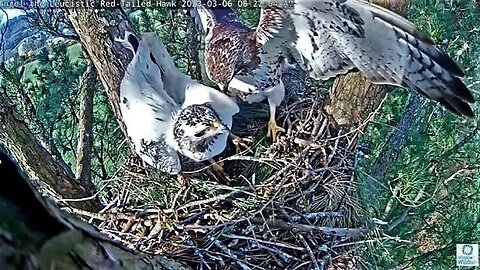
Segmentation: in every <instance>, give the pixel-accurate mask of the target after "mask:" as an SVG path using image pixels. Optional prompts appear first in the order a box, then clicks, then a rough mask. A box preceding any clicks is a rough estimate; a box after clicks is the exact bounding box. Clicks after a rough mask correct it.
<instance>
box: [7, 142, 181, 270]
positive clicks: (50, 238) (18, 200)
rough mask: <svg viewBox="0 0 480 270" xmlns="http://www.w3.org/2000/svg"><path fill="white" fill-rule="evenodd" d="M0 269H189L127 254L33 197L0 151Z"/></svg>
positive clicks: (102, 237)
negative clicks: (0, 176)
mask: <svg viewBox="0 0 480 270" xmlns="http://www.w3.org/2000/svg"><path fill="white" fill-rule="evenodd" d="M0 175H2V178H1V180H2V183H1V185H0V247H1V248H0V269H5V270H10V269H12V270H13V269H178V270H186V269H190V268H188V267H186V266H185V265H183V264H181V263H178V262H175V261H174V260H172V259H169V258H166V257H163V256H150V255H146V254H142V253H137V252H134V251H132V250H128V249H126V248H124V247H121V246H119V245H118V244H115V243H113V242H111V240H108V239H106V238H105V237H104V236H102V235H101V234H100V233H99V232H98V231H97V230H96V229H95V228H94V227H92V226H91V225H90V224H87V223H84V222H82V221H80V220H78V219H76V218H74V217H71V216H68V215H67V214H66V213H63V212H61V211H60V210H58V209H57V208H56V207H54V206H52V205H50V204H49V203H48V202H46V201H44V200H43V199H42V198H41V197H40V196H39V194H38V193H36V192H35V191H34V189H33V188H32V186H31V185H30V184H29V181H28V180H27V179H26V178H25V176H24V175H23V174H22V173H21V172H20V170H19V169H18V167H17V166H16V164H15V163H14V162H13V161H12V160H11V159H10V158H9V156H8V155H7V154H6V151H5V150H4V149H3V148H2V146H1V145H0Z"/></svg>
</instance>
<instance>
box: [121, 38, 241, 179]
mask: <svg viewBox="0 0 480 270" xmlns="http://www.w3.org/2000/svg"><path fill="white" fill-rule="evenodd" d="M117 41H119V42H121V43H122V44H123V45H124V46H126V47H127V48H129V49H130V50H131V51H132V52H133V53H134V57H133V59H132V61H131V62H130V63H129V65H128V67H127V70H126V72H125V76H124V78H123V80H122V82H121V85H120V109H121V113H122V118H123V121H124V123H125V126H126V129H127V130H126V131H127V134H128V136H129V137H130V139H131V140H132V142H133V144H134V146H135V151H136V152H137V154H138V155H139V156H140V157H141V158H142V160H144V161H145V162H146V163H148V164H149V165H151V166H153V167H155V168H157V169H159V170H161V171H163V172H167V173H170V174H176V173H178V172H179V171H180V170H181V164H180V159H179V156H178V153H180V154H182V155H184V156H186V157H188V158H190V159H192V160H194V161H198V162H200V161H204V160H209V159H211V158H212V157H214V156H216V155H218V154H220V153H221V152H222V151H223V150H224V148H225V147H226V143H227V139H228V137H229V134H230V128H231V126H232V116H233V115H234V114H236V113H237V112H238V111H239V108H238V106H237V104H236V102H235V101H234V100H233V99H232V98H230V97H228V96H227V95H225V94H223V93H221V92H219V91H217V90H215V89H213V88H211V87H207V86H204V85H202V84H200V83H198V82H197V81H195V80H193V79H191V78H190V77H189V76H187V75H185V74H183V73H182V72H180V71H179V70H178V69H177V68H176V66H175V64H174V62H173V59H172V57H171V56H170V54H169V53H168V51H167V49H166V48H165V45H164V44H163V43H162V41H161V40H160V38H159V37H157V36H155V35H154V34H151V33H146V34H143V35H142V36H141V38H140V39H137V37H135V36H134V35H133V34H131V33H128V32H127V33H126V34H125V37H124V38H123V39H117Z"/></svg>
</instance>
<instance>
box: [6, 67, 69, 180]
mask: <svg viewBox="0 0 480 270" xmlns="http://www.w3.org/2000/svg"><path fill="white" fill-rule="evenodd" d="M21 70H22V71H21V72H20V74H18V77H14V74H11V73H10V72H9V71H8V70H7V69H6V68H5V67H4V66H0V74H1V75H2V76H3V77H4V78H5V79H6V80H7V81H8V82H9V84H10V86H11V87H12V88H14V89H15V91H16V92H17V97H18V100H19V101H20V104H21V105H22V107H23V108H22V109H23V111H24V112H25V117H26V119H25V122H26V123H27V125H28V126H29V127H30V128H31V129H33V132H34V134H35V135H36V136H35V138H36V139H37V140H39V141H40V142H41V143H42V145H44V146H45V147H46V148H47V151H48V152H49V153H50V154H51V155H52V157H53V159H54V160H55V161H56V162H58V163H59V164H60V165H61V166H62V167H63V169H64V170H65V172H66V173H67V174H68V176H69V177H70V178H74V177H75V176H74V175H73V172H72V169H71V168H70V166H68V164H67V163H66V162H65V160H64V159H63V157H62V155H61V154H60V151H58V148H57V146H56V145H55V141H54V139H53V137H52V136H51V134H50V132H48V130H47V129H46V128H45V126H44V125H43V123H42V122H41V121H40V120H39V119H38V117H37V115H36V114H37V110H36V108H35V105H34V104H33V101H32V99H31V98H30V96H29V95H28V93H26V91H25V90H24V89H23V85H22V84H21V83H20V78H21V77H22V75H23V72H24V71H25V67H23V69H21Z"/></svg>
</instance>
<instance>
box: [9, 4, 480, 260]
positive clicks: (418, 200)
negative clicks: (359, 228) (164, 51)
mask: <svg viewBox="0 0 480 270" xmlns="http://www.w3.org/2000/svg"><path fill="white" fill-rule="evenodd" d="M239 15H240V16H241V18H242V19H244V20H245V21H246V23H247V24H248V25H249V26H254V25H255V24H256V23H257V21H258V15H259V12H258V10H256V9H241V10H239ZM130 17H131V20H132V22H133V23H134V24H135V25H136V28H137V30H139V32H156V33H157V34H159V35H160V36H161V37H162V39H163V40H164V43H165V44H166V45H167V47H168V50H169V52H170V53H171V54H172V56H174V58H175V62H176V64H177V66H178V67H179V69H180V70H183V71H185V72H188V71H189V69H188V66H189V65H190V62H189V60H188V57H186V56H187V54H186V53H187V50H188V48H187V42H185V41H186V39H187V23H186V21H187V15H186V11H185V10H181V9H178V10H173V9H155V10H148V9H147V10H144V11H135V12H134V13H131V14H130ZM408 17H409V18H410V20H412V21H413V22H414V23H415V24H417V25H418V26H419V27H420V28H421V29H422V30H424V31H426V32H428V33H429V34H430V35H431V37H432V38H433V40H434V41H436V42H437V43H438V44H439V45H440V46H442V47H444V48H446V50H447V51H448V52H449V54H450V55H451V56H453V58H454V59H455V60H456V61H458V62H459V63H460V64H461V66H463V67H465V71H466V74H467V77H466V81H467V82H468V86H469V87H470V89H472V90H473V92H474V95H475V96H476V97H478V96H479V94H480V91H479V90H480V19H479V18H480V8H479V6H478V1H473V0H460V1H429V0H417V1H414V3H413V5H412V7H411V9H410V12H409V15H408ZM202 57H203V55H202V53H200V61H203V60H202ZM85 68H86V62H85V59H83V57H82V51H81V46H80V45H79V44H71V43H66V42H61V43H59V44H56V45H52V46H51V47H44V48H42V49H40V50H39V51H37V52H36V54H35V55H33V56H27V57H24V58H20V59H18V60H17V62H15V63H13V64H11V65H10V66H5V68H4V69H2V72H1V73H0V86H2V87H5V88H6V89H7V92H8V93H9V95H10V96H11V97H21V96H22V95H27V96H28V97H29V98H30V99H31V101H32V103H33V106H34V108H35V117H36V118H37V120H38V121H40V122H41V123H42V124H43V125H44V127H45V128H46V130H47V131H48V133H49V134H48V135H49V136H50V137H51V138H52V139H53V140H54V142H55V145H56V146H57V148H58V150H59V151H60V153H61V154H62V157H63V159H64V160H65V161H66V162H67V164H69V165H70V166H72V167H73V166H74V164H75V163H76V162H75V161H76V160H75V159H76V145H77V133H78V128H77V124H78V118H77V112H78V103H79V102H78V91H79V85H80V82H79V80H80V79H79V78H80V77H81V76H82V74H83V72H84V71H85ZM20 69H23V73H21V72H19V70H20ZM203 69H204V68H203V66H202V74H203V76H202V78H204V83H206V84H210V85H212V84H211V82H208V79H206V78H207V76H206V75H205V72H204V70H203ZM189 75H192V74H189ZM408 97H409V92H408V91H397V90H395V91H392V92H391V93H390V94H389V97H388V99H387V100H386V102H385V103H384V104H383V107H382V109H381V111H380V113H379V115H377V116H376V118H375V120H374V122H372V123H370V125H369V127H368V128H367V131H366V134H365V135H364V136H363V141H362V144H363V145H366V146H367V147H368V148H369V149H371V152H372V153H371V155H369V156H368V157H364V158H360V159H359V160H358V164H357V167H356V169H357V170H358V176H359V177H360V180H361V181H364V180H365V179H366V178H367V177H368V174H369V172H370V171H371V169H372V167H373V166H374V164H375V159H376V157H378V155H379V154H380V153H381V152H382V151H384V150H385V149H388V147H390V146H389V145H387V144H386V141H385V138H386V137H387V135H388V134H389V133H390V132H392V130H394V129H395V125H396V123H397V122H398V121H399V119H400V118H401V116H402V112H403V109H404V104H405V103H406V101H407V100H408ZM15 102H16V103H17V104H16V105H17V107H18V108H19V109H20V111H21V112H22V113H23V114H24V115H26V114H27V113H28V112H27V109H25V108H26V107H25V104H24V102H25V101H23V100H22V98H18V99H16V100H15ZM474 111H475V112H476V114H477V115H479V114H480V110H478V105H475V108H474ZM419 122H420V125H419V126H417V127H416V128H415V131H414V133H413V134H411V135H410V137H409V140H408V144H407V146H406V147H405V148H404V149H403V151H402V153H401V154H400V158H399V160H398V161H397V162H396V164H395V165H394V167H393V168H392V170H391V172H390V173H389V174H388V175H387V177H386V179H384V180H383V183H385V186H384V188H383V190H382V193H381V194H380V200H379V201H370V200H369V196H368V191H365V190H363V191H362V192H363V194H367V195H366V196H363V197H362V200H363V204H364V207H365V208H366V209H367V210H368V211H369V213H370V215H371V216H372V217H376V218H379V219H382V220H384V221H388V222H391V221H394V220H398V219H400V220H401V222H400V223H399V224H398V226H395V227H394V228H392V229H391V230H389V229H388V228H384V230H383V232H382V233H381V234H380V235H379V237H378V238H379V239H378V241H377V242H375V243H374V244H369V245H366V246H365V248H364V249H363V250H364V251H365V252H364V253H363V258H364V260H365V264H366V266H367V267H368V268H372V269H387V268H394V267H396V266H402V267H411V268H412V269H427V268H429V269H452V268H454V266H455V244H457V243H478V242H480V193H479V192H478V191H479V190H480V167H479V165H478V164H480V151H479V149H480V135H479V124H480V123H479V122H478V117H477V119H474V120H472V119H465V118H459V117H457V116H455V115H452V114H451V113H449V112H447V111H446V110H444V109H442V108H440V107H439V106H432V105H431V103H426V104H424V105H423V107H422V116H421V119H420V121H419ZM30 124H31V125H32V129H33V130H37V129H36V128H35V125H34V124H33V123H30ZM93 138H94V150H93V168H92V169H93V172H94V176H95V183H96V184H97V185H98V187H101V186H102V185H103V184H102V181H106V180H109V179H111V178H112V177H114V176H115V173H116V171H117V170H118V169H119V168H120V166H121V165H122V164H123V163H124V161H125V160H126V159H127V158H128V157H129V155H130V152H129V150H128V149H127V144H126V143H125V140H126V139H125V138H124V135H123V134H122V132H121V130H120V128H119V126H118V123H117V121H116V119H115V117H114V115H113V113H112V111H111V107H110V104H109V103H108V98H107V96H106V94H105V92H104V91H103V87H102V86H101V84H100V83H98V84H97V87H96V89H95V98H94V132H93ZM263 143H265V142H263ZM260 144H262V142H260ZM257 147H258V145H257ZM259 148H260V147H259ZM251 170H252V171H257V173H258V175H260V176H261V175H270V174H271V170H272V168H270V167H266V168H263V167H260V168H252V169H251ZM258 175H257V177H258ZM162 185H163V184H162ZM165 185H168V186H169V187H168V189H167V188H165V189H164V187H163V186H162V187H161V188H158V187H157V188H154V189H152V194H149V197H151V198H152V200H153V201H155V200H156V202H155V203H157V204H160V205H163V204H166V202H162V200H164V199H165V198H168V197H169V196H165V194H166V193H169V192H171V193H175V192H176V190H175V188H174V187H173V186H175V183H174V182H170V183H169V184H165ZM192 188H193V189H196V191H198V192H199V193H201V192H213V191H212V189H211V188H210V187H208V186H205V184H204V183H201V182H196V183H194V186H193V187H192ZM362 192H360V193H362ZM193 194H195V192H193ZM214 195H216V194H212V196H214Z"/></svg>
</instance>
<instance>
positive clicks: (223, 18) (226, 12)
mask: <svg viewBox="0 0 480 270" xmlns="http://www.w3.org/2000/svg"><path fill="white" fill-rule="evenodd" d="M200 2H201V3H198V4H197V5H196V6H195V8H191V9H190V10H189V12H190V16H191V17H192V18H193V19H194V22H195V24H196V25H197V27H198V28H199V29H201V30H202V32H203V34H205V40H206V41H208V40H210V39H211V38H212V36H213V28H215V26H218V25H220V24H221V25H225V24H228V25H233V26H237V27H239V28H245V26H244V25H243V23H242V22H240V21H239V20H238V17H237V15H236V14H235V12H234V11H233V9H231V8H223V7H222V8H207V4H206V2H207V0H201V1H200Z"/></svg>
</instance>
